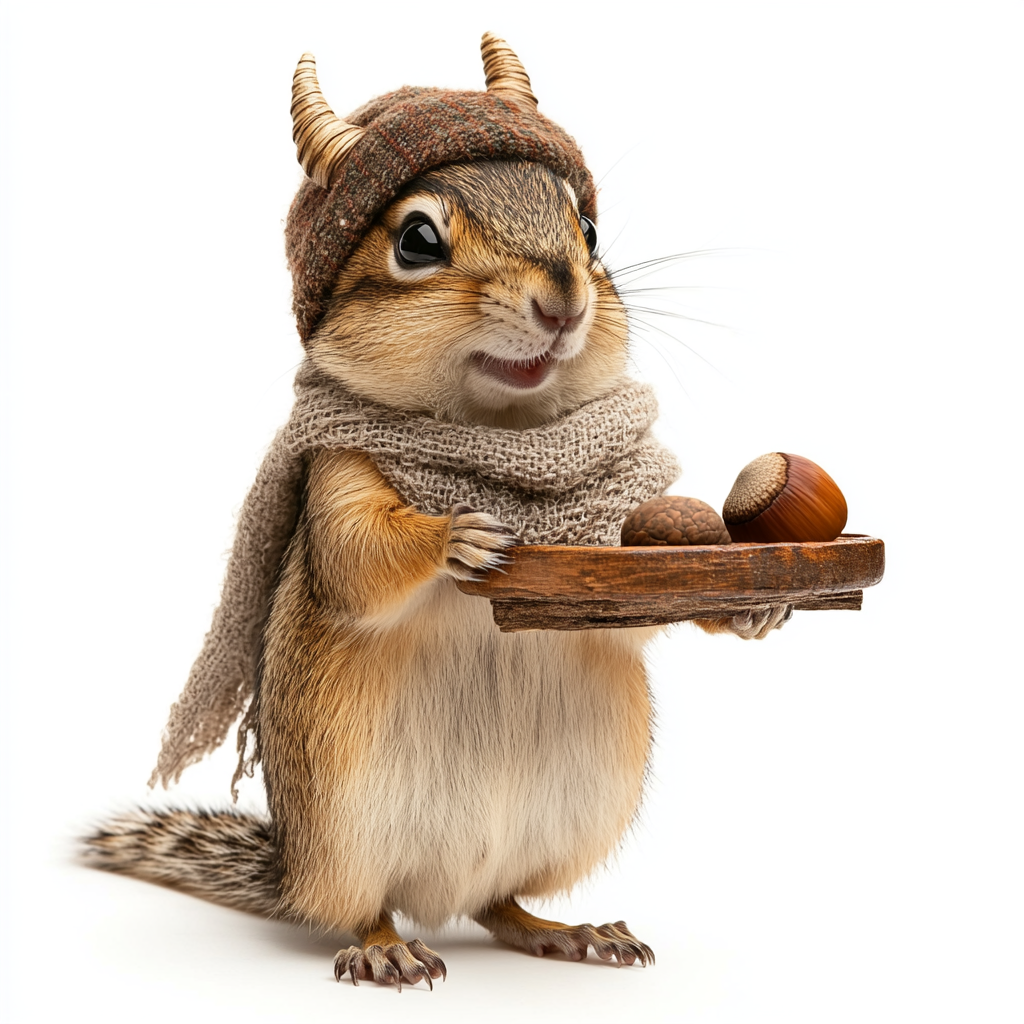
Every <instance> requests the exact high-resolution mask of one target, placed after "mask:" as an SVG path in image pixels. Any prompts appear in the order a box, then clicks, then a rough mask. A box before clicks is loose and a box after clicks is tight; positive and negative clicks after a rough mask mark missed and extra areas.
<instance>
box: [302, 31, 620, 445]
mask: <svg viewBox="0 0 1024 1024" xmlns="http://www.w3.org/2000/svg"><path fill="white" fill-rule="evenodd" d="M482 50H483V56H484V68H485V72H486V73H487V86H488V91H487V92H484V93H452V92H442V91H440V90H429V89H426V90H425V89H409V88H406V89H402V90H399V91H398V92H397V93H391V94H388V95H387V96H383V97H380V98H379V99H377V100H374V101H371V103H369V104H367V105H366V106H365V107H363V108H361V110H360V111H357V112H356V114H354V115H351V117H350V118H349V119H347V120H342V119H340V118H337V117H336V116H335V115H334V114H333V112H331V110H330V108H329V107H327V104H326V102H325V101H324V100H323V97H322V95H321V94H320V91H319V86H317V85H316V78H315V72H314V71H313V65H312V58H311V57H309V56H308V55H307V56H306V57H304V58H303V60H302V62H300V64H299V68H298V70H297V71H296V77H295V85H294V92H295V98H294V102H293V115H294V119H295V138H296V142H297V145H298V150H299V159H300V162H301V163H302V165H303V167H304V169H305V170H306V172H307V175H309V177H308V179H307V181H306V182H305V183H304V184H303V186H302V188H301V189H300V191H299V194H298V196H297V197H296V200H295V203H294V204H293V206H292V210H291V213H290V215H289V225H288V250H289V259H290V262H291V265H292V272H293V278H294V281H295V311H296V316H297V319H298V322H299V329H300V334H302V337H303V341H304V344H305V345H306V347H307V349H308V351H309V355H310V358H311V359H312V361H313V362H314V363H315V364H316V365H317V366H319V367H320V368H321V369H322V370H323V371H325V372H326V373H328V374H330V375H331V376H332V377H334V378H336V379H338V380H340V381H342V382H343V383H345V384H346V385H347V386H348V387H349V388H350V389H351V390H353V391H354V392H356V393H357V394H360V395H362V396H364V397H366V398H369V399H371V400H374V401H378V402H382V403H384V404H387V405H389V406H392V407H395V408H402V409H410V410H421V411H427V412H430V413H432V414H434V415H438V416H441V417H443V418H450V419H457V420H462V421H468V422H481V423H490V424H495V425H508V426H530V425H534V424H537V423H541V422H544V421H546V420H547V419H550V418H551V417H552V416H554V415H557V414H558V413H560V412H562V411H565V410H566V409H569V408H574V407H576V406H578V405H580V404H581V403H582V402H585V401H587V400H589V399H590V398H594V397H597V396H598V395H600V394H603V393H604V392H606V391H607V390H608V388H609V387H611V386H613V385H614V384H615V383H616V382H617V379H618V378H619V377H621V375H622V374H623V372H624V362H625V341H626V333H627V332H626V317H625V312H624V310H623V308H622V305H621V303H620V302H619V299H618V296H617V295H616V293H615V289H614V287H613V286H612V284H611V281H610V280H609V278H608V276H607V274H606V273H605V271H604V268H603V267H602V265H601V263H600V261H599V259H598V257H597V253H596V246H597V236H596V227H595V223H594V221H595V219H596V212H595V201H594V200H595V189H594V185H593V181H592V179H591V177H590V174H589V172H588V171H587V169H586V165H585V163H584V162H583V158H582V155H581V154H580V153H579V150H578V149H577V147H576V145H575V143H574V142H573V140H572V139H571V138H570V137H569V136H568V135H566V134H565V132H563V131H562V130H561V129H560V128H558V126H557V125H554V124H552V123H551V122H550V121H547V120H546V119H545V118H544V117H543V116H542V115H540V114H539V113H538V112H537V109H536V105H537V101H536V99H535V98H534V96H533V92H532V89H531V87H530V81H529V78H528V76H527V75H526V72H525V70H523V69H522V65H521V64H520V63H519V61H518V59H517V58H516V57H515V55H514V54H513V53H512V51H511V50H510V49H509V48H508V47H507V46H506V45H505V44H504V43H503V42H502V41H501V40H497V39H495V38H494V37H492V36H489V35H485V36H484V40H483V44H482Z"/></svg>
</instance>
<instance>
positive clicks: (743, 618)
mask: <svg viewBox="0 0 1024 1024" xmlns="http://www.w3.org/2000/svg"><path fill="white" fill-rule="evenodd" d="M792 617H793V606H792V605H791V604H780V605H776V606H775V607H773V608H751V609H750V610H749V611H745V612H741V613H740V614H739V615H734V616H733V617H732V620H731V621H730V623H729V626H728V630H729V632H730V633H735V634H736V635H737V636H739V637H742V638H743V639H744V640H763V639H764V638H765V637H766V636H767V635H768V634H769V633H770V632H771V631H772V630H773V629H782V627H783V626H784V625H785V624H786V623H787V622H789V620H790V619H791V618H792Z"/></svg>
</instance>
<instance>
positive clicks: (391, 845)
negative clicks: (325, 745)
mask: <svg viewBox="0 0 1024 1024" xmlns="http://www.w3.org/2000/svg"><path fill="white" fill-rule="evenodd" d="M431 590H432V593H431V594H430V595H429V596H428V598H427V599H426V600H424V601H423V602H422V603H420V605H419V607H418V608H417V609H416V610H415V612H413V613H412V614H411V615H410V616H409V617H408V618H407V619H406V620H405V621H403V622H402V623H399V624H395V625H394V626H392V629H391V631H390V632H391V633H392V639H393V640H394V643H395V650H399V651H401V652H403V654H402V657H401V659H400V662H401V664H402V666H403V671H402V676H403V678H401V679H399V680H396V686H395V688H394V690H393V691H392V695H391V696H392V699H391V700H390V701H389V702H388V705H389V706H388V711H387V714H386V716H385V718H384V720H383V721H382V722H381V723H380V724H379V728H378V729H377V731H376V735H375V737H374V739H373V741H372V743H371V744H370V748H369V749H368V750H367V755H368V756H367V759H366V761H365V762H364V764H363V766H362V768H361V769H357V770H356V771H354V772H353V773H352V774H351V775H349V776H348V777H347V778H346V779H344V780H343V781H342V783H341V785H340V788H339V792H338V794H337V797H338V800H337V804H336V806H338V807H339V809H341V808H343V809H344V810H343V811H342V813H341V815H340V817H341V819H342V820H339V821H338V822H337V827H338V828H339V830H341V831H344V832H346V833H347V835H346V836H345V839H344V841H343V842H342V846H343V847H344V849H345V856H346V857H347V858H351V857H352V856H353V855H356V856H358V855H359V853H362V854H363V855H365V856H366V857H367V858H369V860H368V861H367V862H366V863H364V864H363V865H361V870H357V871H356V874H358V875H359V876H360V877H361V878H362V879H363V880H364V882H365V881H368V880H369V879H371V878H372V879H374V887H375V888H376V887H379V888H380V897H381V898H382V899H381V902H382V905H384V906H386V907H388V908H389V909H397V910H401V911H402V912H404V913H406V914H408V915H409V916H411V917H413V918H414V919H416V920H418V921H419V922H420V923H422V924H424V925H427V926H436V925H439V924H441V923H442V922H443V921H444V920H446V919H447V918H449V917H451V916H453V915H459V914H472V913H474V912H476V911H478V910H480V909H482V908H483V907H485V906H487V905H488V904H489V903H491V902H492V901H493V900H494V899H496V898H501V897H505V896H508V895H545V894H550V893H554V892H558V891H560V890H564V889H567V888H569V887H570V886H571V885H573V884H574V883H575V882H576V881H577V880H578V879H579V878H581V877H582V876H584V875H585V874H587V872H589V871H590V870H591V869H592V868H594V867H595V866H596V865H597V864H599V863H600V862H601V861H602V860H603V859H604V858H605V857H606V856H607V855H608V854H609V853H610V852H611V851H612V850H613V849H614V847H615V845H616V844H617V843H618V841H619V839H620V838H621V836H622V834H623V832H624V830H625V829H626V828H627V826H628V825H629V823H630V820H631V819H632V817H633V814H634V812H635V810H636V807H637V804H638V802H639V799H640V792H641V786H642V781H643V771H644V765H645V762H646V757H647V751H648V746H649V718H650V705H649V700H648V695H647V684H646V678H645V674H644V668H643V661H642V655H641V647H642V644H643V642H644V641H645V640H646V639H647V638H648V637H649V636H650V634H651V632H652V631H651V630H590V631H581V632H554V631H539V632H530V633H512V634H503V633H500V632H499V631H498V630H497V628H496V627H495V626H494V624H493V622H492V620H491V614H490V607H489V605H488V604H487V602H486V601H483V600H481V599H479V598H473V597H467V596H465V595H463V594H461V593H459V592H458V590H457V589H456V588H455V587H454V585H453V584H451V583H450V582H447V581H445V582H442V583H440V584H438V585H437V586H436V588H431ZM356 837H358V839H357V841H356V842H353V839H356ZM339 838H340V837H339ZM355 867H356V865H355V864H352V863H348V864H347V865H346V866H345V868H344V869H343V871H342V873H343V874H344V875H347V876H349V877H350V878H351V877H352V869H353V868H355ZM363 895H364V896H369V895H370V894H369V893H364V894H363Z"/></svg>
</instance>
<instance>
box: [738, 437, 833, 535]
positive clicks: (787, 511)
mask: <svg viewBox="0 0 1024 1024" xmlns="http://www.w3.org/2000/svg"><path fill="white" fill-rule="evenodd" d="M722 518H723V519H724V520H725V522H726V524H727V525H728V527H729V532H730V533H731V534H732V539H733V540H735V541H740V542H751V541H752V542H755V543H760V544H771V543H773V542H775V543H778V542H783V541H824V540H835V539H836V537H838V536H839V534H841V533H842V532H843V527H844V526H846V499H845V498H844V497H843V492H842V491H841V490H839V488H838V487H837V486H836V482H835V481H834V480H833V479H832V477H830V476H829V475H828V473H826V472H825V470H823V469H822V468H821V466H819V465H817V464H816V463H814V462H811V460H810V459H805V458H804V457H803V456H802V455H784V454H783V453H782V452H770V453H769V454H768V455H762V456H760V457H759V458H756V459H754V461H753V462H751V463H749V464H748V465H746V466H744V467H743V470H742V471H741V472H740V475H739V476H738V477H737V478H736V483H734V484H733V485H732V490H731V491H730V492H729V497H728V498H726V499H725V505H724V507H723V508H722Z"/></svg>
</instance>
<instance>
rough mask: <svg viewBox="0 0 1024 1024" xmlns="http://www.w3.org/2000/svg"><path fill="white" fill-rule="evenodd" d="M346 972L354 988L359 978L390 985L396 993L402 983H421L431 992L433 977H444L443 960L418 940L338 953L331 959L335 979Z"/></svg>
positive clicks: (354, 948) (446, 973) (338, 979)
mask: <svg viewBox="0 0 1024 1024" xmlns="http://www.w3.org/2000/svg"><path fill="white" fill-rule="evenodd" d="M346 972H347V973H348V974H349V975H350V977H351V978H352V984H353V985H358V984H359V980H360V979H363V980H365V979H367V978H370V979H372V980H373V981H375V982H377V984H378V985H394V986H395V988H396V989H397V990H398V991H399V992H401V991H402V982H403V981H404V982H407V983H408V984H410V985H415V984H416V983H417V982H420V981H425V982H426V983H427V986H428V987H429V988H430V989H431V991H433V988H434V982H433V978H438V977H445V978H447V976H448V972H447V970H446V968H445V965H444V961H443V960H442V959H441V958H440V957H439V956H438V955H437V954H436V953H435V952H433V950H431V949H428V948H427V947H426V946H425V945H423V943H422V942H421V941H420V940H419V939H414V940H413V941H412V942H410V943H404V942H394V943H390V944H389V945H387V946H381V945H377V944H375V945H372V946H367V947H366V949H360V948H359V946H350V947H349V948H348V949H343V950H340V951H339V952H338V954H337V955H336V956H335V958H334V978H335V980H336V981H341V979H342V978H343V977H344V976H345V973H346Z"/></svg>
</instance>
